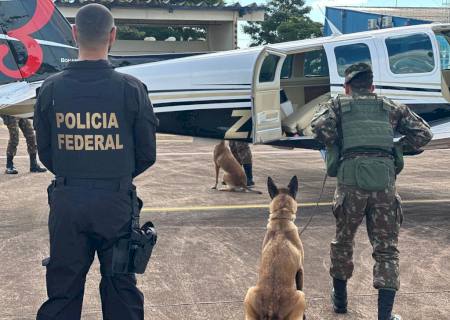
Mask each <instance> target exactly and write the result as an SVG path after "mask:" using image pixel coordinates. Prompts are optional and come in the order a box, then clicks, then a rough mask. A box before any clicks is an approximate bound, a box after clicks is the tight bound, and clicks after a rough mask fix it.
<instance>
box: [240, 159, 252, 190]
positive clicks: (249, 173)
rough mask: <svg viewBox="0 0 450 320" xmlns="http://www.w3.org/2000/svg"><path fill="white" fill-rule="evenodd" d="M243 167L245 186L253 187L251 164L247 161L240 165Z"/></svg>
mask: <svg viewBox="0 0 450 320" xmlns="http://www.w3.org/2000/svg"><path fill="white" fill-rule="evenodd" d="M242 166H243V167H244V171H245V175H246V176H247V187H253V186H254V185H255V182H254V181H253V169H252V164H251V163H247V164H243V165H242Z"/></svg>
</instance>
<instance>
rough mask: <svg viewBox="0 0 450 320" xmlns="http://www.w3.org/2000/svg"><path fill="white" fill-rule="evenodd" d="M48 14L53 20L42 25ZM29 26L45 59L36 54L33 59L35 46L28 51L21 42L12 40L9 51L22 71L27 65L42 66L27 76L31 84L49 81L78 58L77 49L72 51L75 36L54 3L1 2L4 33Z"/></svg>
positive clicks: (0, 22) (30, 46) (9, 42)
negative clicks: (48, 78)
mask: <svg viewBox="0 0 450 320" xmlns="http://www.w3.org/2000/svg"><path fill="white" fill-rule="evenodd" d="M38 4H40V6H38ZM48 4H50V5H48ZM45 14H49V15H50V18H49V21H48V22H47V23H46V24H45V25H43V26H42V25H40V23H39V21H40V19H43V16H45ZM25 25H28V26H29V27H28V29H29V30H31V31H30V32H31V33H30V36H31V37H32V38H33V39H35V40H36V41H37V42H38V43H39V46H40V47H41V49H42V52H43V54H42V57H40V56H39V55H32V56H31V58H29V53H30V51H31V50H32V49H33V48H34V46H35V45H34V44H33V45H29V48H26V47H25V45H24V43H23V42H22V41H20V39H18V40H14V39H10V40H8V44H9V46H10V50H9V52H10V53H11V54H12V55H13V56H14V58H15V61H16V62H17V65H18V66H19V67H20V68H22V67H24V66H25V65H26V64H27V63H28V65H33V66H37V67H38V70H37V71H33V72H32V73H31V74H30V75H28V76H26V78H27V80H28V81H37V80H42V79H45V78H46V77H47V76H48V75H50V74H51V73H54V72H56V71H59V70H61V69H63V68H64V67H65V66H66V65H67V63H68V61H70V60H73V59H76V58H77V50H76V49H74V48H71V47H75V42H74V40H73V38H72V35H71V28H70V25H69V24H68V22H67V21H66V20H65V19H64V17H63V16H62V15H61V14H60V13H59V12H58V11H57V10H56V9H55V8H54V6H53V4H52V3H51V2H48V3H47V1H45V2H44V1H42V2H41V1H28V0H18V1H0V27H1V28H2V30H3V32H4V33H7V32H12V31H15V30H17V29H19V28H21V27H23V26H25ZM35 51H36V50H35Z"/></svg>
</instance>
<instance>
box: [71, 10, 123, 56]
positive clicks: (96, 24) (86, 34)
mask: <svg viewBox="0 0 450 320" xmlns="http://www.w3.org/2000/svg"><path fill="white" fill-rule="evenodd" d="M75 25H76V27H77V37H78V43H79V45H81V46H84V47H89V48H92V47H94V48H95V47H98V46H99V45H104V44H105V43H107V42H108V39H109V34H110V33H111V30H112V29H113V28H114V18H113V16H112V14H111V11H109V9H108V8H106V7H105V6H103V5H101V4H97V3H91V4H88V5H85V6H83V7H81V9H80V10H78V12H77V15H76V16H75Z"/></svg>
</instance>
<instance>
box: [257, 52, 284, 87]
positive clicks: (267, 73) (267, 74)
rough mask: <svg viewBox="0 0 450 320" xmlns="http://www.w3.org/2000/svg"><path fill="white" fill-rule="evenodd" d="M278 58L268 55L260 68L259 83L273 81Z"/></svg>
mask: <svg viewBox="0 0 450 320" xmlns="http://www.w3.org/2000/svg"><path fill="white" fill-rule="evenodd" d="M278 61H280V57H279V56H275V55H273V54H270V55H268V56H267V57H266V58H265V59H264V62H263V64H262V66H261V72H260V74H259V82H272V81H274V80H275V73H276V72H277V65H278Z"/></svg>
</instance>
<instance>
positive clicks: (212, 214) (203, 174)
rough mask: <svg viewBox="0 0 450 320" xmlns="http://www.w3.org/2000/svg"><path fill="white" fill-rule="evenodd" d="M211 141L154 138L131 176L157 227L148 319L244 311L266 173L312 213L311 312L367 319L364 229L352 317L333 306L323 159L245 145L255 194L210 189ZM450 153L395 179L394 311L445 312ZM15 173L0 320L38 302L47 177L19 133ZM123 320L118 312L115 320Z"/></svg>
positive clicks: (0, 245)
mask: <svg viewBox="0 0 450 320" xmlns="http://www.w3.org/2000/svg"><path fill="white" fill-rule="evenodd" d="M215 143H216V141H208V140H201V141H198V142H197V141H193V139H192V138H189V137H178V136H168V135H160V136H159V137H158V160H157V164H156V165H155V166H154V167H153V168H151V169H150V170H149V171H147V172H146V173H144V174H142V175H141V176H139V177H138V178H137V179H136V185H137V187H138V191H139V195H140V197H141V198H142V199H143V200H144V203H145V209H144V212H143V213H142V221H146V220H148V219H150V220H152V221H153V222H154V223H155V225H156V226H157V229H158V233H159V238H158V244H157V247H156V248H155V251H154V253H153V256H152V260H151V262H150V266H149V269H148V271H147V272H146V273H145V275H142V276H138V284H139V287H140V288H141V289H142V291H143V292H144V295H145V299H146V300H145V309H146V319H149V320H150V319H151V320H169V319H189V320H190V319H192V320H194V319H195V320H200V319H205V320H216V319H217V320H224V319H233V320H234V319H243V318H244V316H243V307H242V300H243V298H244V296H245V294H246V291H247V289H248V287H250V286H253V285H254V284H255V283H256V278H257V270H258V261H259V257H260V251H261V243H262V240H263V237H264V234H265V227H266V223H267V218H268V209H267V205H268V203H269V196H268V194H267V190H266V179H267V177H268V176H271V177H273V178H274V180H275V182H276V183H277V184H279V185H283V184H284V185H286V184H287V183H288V182H289V179H290V178H291V177H292V176H293V175H297V176H298V177H299V181H300V190H299V197H298V201H299V203H300V204H303V206H302V207H300V209H299V212H298V218H297V221H296V223H297V225H298V226H299V227H300V228H301V227H303V226H304V224H305V222H306V221H307V220H308V219H309V217H310V216H311V215H312V214H315V216H314V218H313V220H312V223H311V225H310V226H309V227H308V229H307V230H306V231H305V233H304V234H303V235H302V241H303V245H304V248H305V260H306V262H305V294H306V296H307V300H308V309H307V318H308V319H323V320H326V319H348V320H353V319H376V300H377V296H376V295H377V291H376V290H375V289H373V287H372V267H373V260H372V257H371V247H370V244H369V241H368V239H367V233H366V230H365V226H364V225H363V226H361V228H360V230H359V232H358V235H357V238H356V249H355V254H354V262H355V272H354V276H353V278H352V279H351V280H350V282H349V294H350V297H349V313H348V314H347V315H340V316H337V315H335V314H334V313H333V312H332V310H331V306H330V301H329V300H330V299H329V288H330V277H329V275H328V268H329V264H330V261H329V243H330V241H331V240H332V238H333V235H334V231H335V230H334V228H335V227H334V218H333V216H332V214H331V208H330V205H329V202H331V201H332V197H333V191H334V185H335V180H334V179H329V180H328V181H327V183H326V186H325V192H324V196H323V198H322V200H321V205H320V206H319V207H318V208H316V207H314V206H313V203H314V202H315V201H317V199H318V196H319V193H320V189H321V184H322V179H323V175H324V164H323V161H322V160H321V158H320V154H319V153H318V152H314V151H308V150H293V151H290V150H280V149H274V148H272V147H268V146H254V147H252V150H253V157H254V175H255V181H256V189H258V190H261V191H263V192H264V194H263V195H255V194H248V193H229V192H219V191H215V190H211V186H212V185H213V183H214V168H213V163H212V149H213V146H214V144H215ZM6 144H7V130H6V128H5V127H0V170H1V171H3V168H4V166H5V162H6V159H5V156H4V154H5V149H6ZM449 159H450V150H434V151H427V152H425V153H423V154H421V155H418V156H415V157H408V158H407V159H406V169H405V170H404V172H403V173H402V174H401V176H400V177H399V180H398V191H399V193H400V195H401V196H402V198H403V199H404V200H405V204H404V216H405V218H404V223H403V226H402V230H401V234H400V247H399V248H400V252H401V255H400V259H401V283H402V285H401V290H400V291H399V293H398V296H397V301H396V305H395V311H397V312H398V313H400V314H401V315H402V316H403V319H406V320H422V319H424V320H425V319H433V320H448V319H450V268H449V267H448V266H449V263H450V188H449V185H450V175H449V163H450V162H449ZM15 163H16V167H17V168H18V170H19V174H18V175H14V176H7V175H4V174H3V173H2V172H0V188H1V192H0V203H1V206H0V240H1V242H0V262H1V267H0V319H2V320H3V319H8V320H10V319H34V318H35V315H36V311H37V309H38V308H39V306H40V304H41V303H42V302H43V301H44V300H45V298H46V289H45V269H44V268H43V267H41V260H42V259H43V258H45V257H47V255H48V231H47V219H48V208H47V198H46V187H47V185H48V184H49V182H50V180H51V178H52V175H51V174H49V173H46V174H31V173H29V172H28V170H29V162H28V157H27V154H26V144H25V141H24V140H23V139H22V140H21V142H20V145H19V153H18V156H17V157H16V160H15ZM98 284H99V268H98V263H97V261H96V262H95V263H94V264H93V266H92V268H91V271H90V273H89V275H88V278H87V282H86V291H85V299H84V309H83V317H82V319H88V320H96V319H102V316H101V305H100V297H99V293H98ZM124 320H126V319H124Z"/></svg>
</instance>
